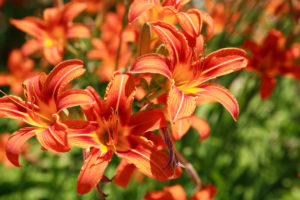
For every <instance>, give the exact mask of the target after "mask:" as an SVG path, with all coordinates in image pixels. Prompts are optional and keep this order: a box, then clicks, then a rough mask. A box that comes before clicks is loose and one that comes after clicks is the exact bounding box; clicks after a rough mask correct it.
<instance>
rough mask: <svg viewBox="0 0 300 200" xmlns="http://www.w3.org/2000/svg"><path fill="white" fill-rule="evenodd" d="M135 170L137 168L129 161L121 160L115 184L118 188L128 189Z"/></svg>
mask: <svg viewBox="0 0 300 200" xmlns="http://www.w3.org/2000/svg"><path fill="white" fill-rule="evenodd" d="M135 169H136V168H135V166H134V165H133V164H130V163H128V161H127V160H121V162H120V163H119V165H118V167H117V170H116V176H115V177H114V183H115V184H117V185H118V186H121V187H123V188H126V187H127V185H128V183H129V181H130V178H131V176H132V174H133V172H134V171H135Z"/></svg>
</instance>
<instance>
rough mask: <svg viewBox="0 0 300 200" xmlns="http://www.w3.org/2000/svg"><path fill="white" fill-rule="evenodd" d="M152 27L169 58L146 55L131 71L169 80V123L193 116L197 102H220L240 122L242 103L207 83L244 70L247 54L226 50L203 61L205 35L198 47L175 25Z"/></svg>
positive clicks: (220, 88)
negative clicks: (158, 75) (161, 76)
mask: <svg viewBox="0 0 300 200" xmlns="http://www.w3.org/2000/svg"><path fill="white" fill-rule="evenodd" d="M151 27H152V29H153V30H154V31H155V32H156V34H157V35H158V36H159V38H160V39H161V40H162V41H163V43H164V44H165V46H166V48H167V49H168V52H169V56H168V57H165V56H162V55H159V54H153V53H152V54H146V55H143V56H141V57H139V58H138V59H136V61H135V63H134V64H133V65H132V67H131V69H130V71H131V73H134V74H135V73H158V74H161V75H163V76H165V77H167V78H168V79H169V85H170V86H169V88H170V90H169V93H168V97H167V102H166V104H167V112H168V116H169V120H170V121H171V122H173V123H174V122H176V121H177V120H180V119H182V118H184V117H189V116H191V115H192V113H193V112H194V110H195V108H196V104H197V101H198V102H204V101H214V102H219V103H221V104H222V105H223V106H224V107H225V108H226V109H227V110H228V111H229V112H230V114H231V115H232V116H233V118H234V119H237V117H238V113H239V108H238V103H237V101H236V100H235V98H234V97H233V96H232V95H231V94H230V92H229V91H228V90H227V89H225V88H223V87H221V86H219V85H217V84H213V83H205V82H206V81H208V80H211V79H213V78H216V77H218V76H222V75H225V74H228V73H232V72H234V71H237V70H240V69H242V68H244V67H245V66H246V64H247V61H246V59H245V52H244V51H243V50H241V49H237V48H225V49H220V50H218V51H215V52H213V53H211V54H209V55H208V56H206V57H203V58H200V59H199V56H200V55H201V54H202V49H203V38H202V39H201V35H200V36H198V38H200V40H199V41H196V43H197V45H195V42H194V44H193V43H192V41H191V40H189V41H191V42H189V43H188V41H187V39H186V37H185V36H184V34H182V33H181V32H180V31H178V30H177V29H176V28H175V27H174V26H172V25H169V24H166V23H164V22H154V23H152V24H151ZM198 38H197V39H198ZM194 41H195V40H194Z"/></svg>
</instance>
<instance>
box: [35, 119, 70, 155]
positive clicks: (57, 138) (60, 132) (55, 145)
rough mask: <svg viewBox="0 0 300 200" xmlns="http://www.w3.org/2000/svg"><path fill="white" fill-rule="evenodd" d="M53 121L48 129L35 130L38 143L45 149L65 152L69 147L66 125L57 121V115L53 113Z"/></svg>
mask: <svg viewBox="0 0 300 200" xmlns="http://www.w3.org/2000/svg"><path fill="white" fill-rule="evenodd" d="M53 117H55V120H56V121H55V122H54V123H53V125H51V126H50V127H49V128H48V129H44V130H40V131H39V132H36V136H37V139H38V141H39V143H40V144H41V145H42V147H44V148H45V149H47V150H50V151H54V152H67V151H69V150H70V149H71V147H70V146H69V143H68V138H67V126H66V125H65V124H62V123H61V122H59V116H58V115H57V114H54V115H53Z"/></svg>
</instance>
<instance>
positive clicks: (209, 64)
mask: <svg viewBox="0 0 300 200" xmlns="http://www.w3.org/2000/svg"><path fill="white" fill-rule="evenodd" d="M245 55H246V52H245V51H244V50H242V49H237V48H224V49H220V50H218V51H215V52H213V53H211V54H209V55H208V56H207V57H206V58H204V59H202V60H200V62H199V63H197V64H196V66H197V67H195V68H194V70H198V71H200V72H201V73H200V74H199V73H198V74H199V79H200V80H199V81H200V83H202V82H205V81H208V80H210V79H213V78H216V77H219V76H223V75H225V74H229V73H232V72H235V71H238V70H240V69H242V68H244V67H246V66H247V59H246V58H245Z"/></svg>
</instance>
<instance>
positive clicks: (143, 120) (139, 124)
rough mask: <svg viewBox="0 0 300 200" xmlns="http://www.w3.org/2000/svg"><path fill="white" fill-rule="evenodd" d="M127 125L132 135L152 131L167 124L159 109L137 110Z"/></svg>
mask: <svg viewBox="0 0 300 200" xmlns="http://www.w3.org/2000/svg"><path fill="white" fill-rule="evenodd" d="M128 126H129V127H131V128H132V129H131V133H132V134H134V135H143V134H144V133H145V132H148V131H154V130H157V129H159V128H162V127H166V126H168V123H167V122H166V120H165V117H164V114H163V113H162V111H161V110H159V109H153V110H144V111H139V112H137V113H135V114H134V115H132V116H131V117H130V120H129V122H128Z"/></svg>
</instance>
